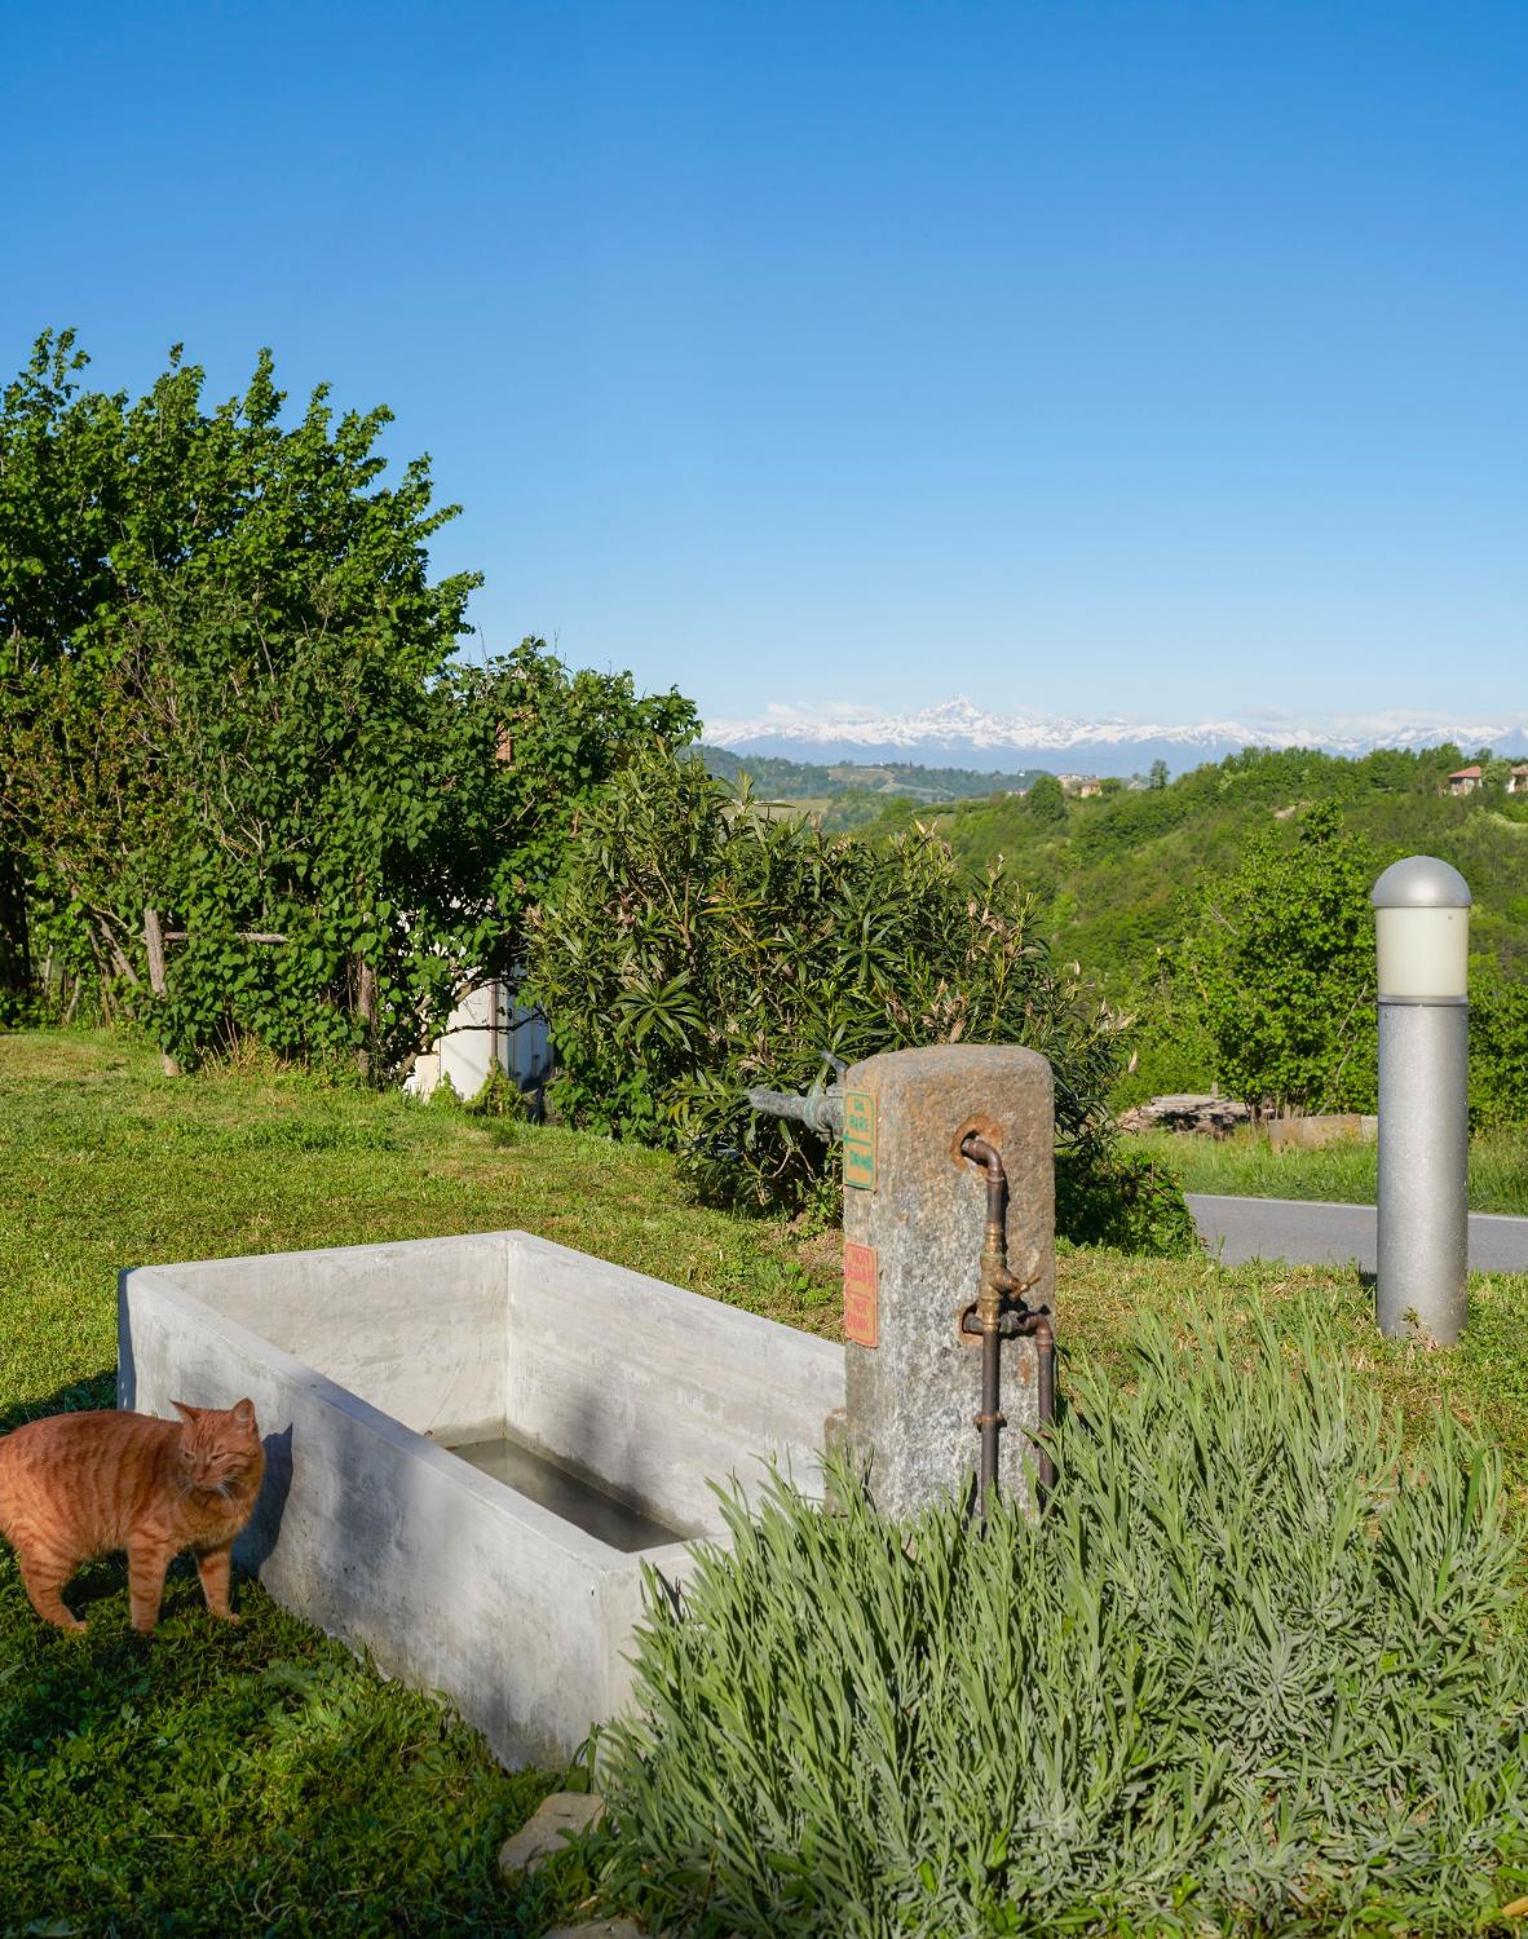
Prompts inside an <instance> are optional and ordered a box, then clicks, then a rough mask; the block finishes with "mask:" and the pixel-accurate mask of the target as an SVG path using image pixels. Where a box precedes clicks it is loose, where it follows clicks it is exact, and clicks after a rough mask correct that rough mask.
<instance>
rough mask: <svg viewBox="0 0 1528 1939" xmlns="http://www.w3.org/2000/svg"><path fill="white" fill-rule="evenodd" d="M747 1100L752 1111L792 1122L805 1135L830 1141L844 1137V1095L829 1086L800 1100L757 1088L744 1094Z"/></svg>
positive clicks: (809, 1093)
mask: <svg viewBox="0 0 1528 1939" xmlns="http://www.w3.org/2000/svg"><path fill="white" fill-rule="evenodd" d="M747 1098H748V1102H749V1103H750V1104H751V1105H752V1106H753V1108H754V1110H755V1111H766V1112H768V1113H769V1114H770V1115H771V1116H772V1117H777V1118H793V1119H794V1120H795V1121H796V1123H798V1124H804V1125H805V1126H806V1128H807V1130H808V1131H815V1132H816V1134H817V1136H818V1137H819V1138H823V1139H832V1138H837V1137H841V1136H842V1134H843V1128H844V1094H843V1092H842V1091H841V1090H838V1089H836V1088H833V1087H831V1086H830V1087H829V1088H828V1089H827V1090H819V1091H808V1092H806V1094H805V1095H804V1096H801V1095H797V1094H795V1093H792V1092H789V1091H767V1090H765V1089H763V1088H762V1086H757V1085H756V1086H755V1087H754V1089H752V1090H751V1091H749V1092H748V1093H747Z"/></svg>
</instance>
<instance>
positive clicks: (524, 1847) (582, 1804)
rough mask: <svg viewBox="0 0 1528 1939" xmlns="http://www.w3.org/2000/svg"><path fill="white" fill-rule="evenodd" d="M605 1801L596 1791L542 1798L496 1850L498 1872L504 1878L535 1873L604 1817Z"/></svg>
mask: <svg viewBox="0 0 1528 1939" xmlns="http://www.w3.org/2000/svg"><path fill="white" fill-rule="evenodd" d="M604 1811H605V1800H604V1799H603V1798H602V1797H601V1796H600V1795H599V1793H598V1792H597V1791H554V1792H553V1793H552V1795H551V1796H550V1797H548V1798H543V1799H542V1800H541V1802H540V1804H538V1805H537V1807H536V1809H535V1810H534V1811H533V1812H532V1813H531V1815H530V1817H529V1818H527V1819H526V1821H525V1823H524V1824H523V1825H522V1826H521V1827H520V1829H519V1830H518V1831H517V1832H514V1833H513V1834H512V1835H511V1836H510V1837H508V1838H506V1839H505V1840H504V1843H503V1845H502V1846H501V1847H500V1850H499V1870H500V1871H501V1872H502V1873H503V1874H504V1876H505V1877H506V1878H516V1877H518V1876H519V1875H520V1874H521V1873H523V1872H534V1871H538V1870H539V1869H540V1867H541V1866H543V1865H544V1864H545V1863H546V1861H547V1860H548V1859H549V1858H554V1857H555V1856H556V1855H557V1853H558V1852H560V1851H562V1850H563V1849H564V1847H565V1846H566V1845H567V1842H568V1840H569V1839H570V1838H576V1837H578V1835H579V1834H580V1833H581V1832H585V1831H587V1830H588V1829H589V1827H590V1826H591V1825H597V1824H598V1823H599V1821H600V1819H601V1818H602V1817H603V1816H604Z"/></svg>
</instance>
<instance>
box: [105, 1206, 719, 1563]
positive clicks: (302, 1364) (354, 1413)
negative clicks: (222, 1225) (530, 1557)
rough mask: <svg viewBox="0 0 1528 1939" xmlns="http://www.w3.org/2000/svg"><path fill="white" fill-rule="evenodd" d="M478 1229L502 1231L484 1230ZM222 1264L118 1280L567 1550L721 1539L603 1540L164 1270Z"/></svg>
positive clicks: (596, 1553) (620, 1553)
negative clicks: (148, 1290)
mask: <svg viewBox="0 0 1528 1939" xmlns="http://www.w3.org/2000/svg"><path fill="white" fill-rule="evenodd" d="M469 1236H478V1235H469ZM481 1236H483V1237H491V1236H497V1235H492V1234H486V1233H485V1234H482V1235H481ZM397 1243H399V1244H400V1245H429V1244H432V1243H435V1242H434V1241H432V1240H428V1239H425V1240H417V1239H405V1240H399V1241H398V1242H397ZM312 1250H313V1251H319V1250H322V1248H318V1247H314V1248H312ZM273 1256H274V1255H273ZM282 1256H287V1255H282ZM224 1263H226V1262H224V1261H221V1260H206V1261H195V1260H192V1261H185V1262H182V1263H181V1265H180V1266H178V1267H177V1266H174V1265H159V1266H129V1267H125V1268H123V1270H122V1271H121V1272H120V1273H119V1274H118V1276H117V1277H118V1285H119V1287H121V1288H122V1289H124V1290H125V1288H126V1286H127V1284H128V1282H129V1281H130V1280H131V1281H133V1282H134V1283H135V1284H138V1285H143V1284H145V1283H149V1282H152V1285H153V1289H154V1291H155V1293H156V1294H157V1295H158V1296H159V1297H160V1298H162V1299H163V1300H164V1301H165V1303H166V1304H167V1305H169V1306H172V1307H174V1308H175V1309H176V1310H177V1311H179V1312H181V1313H182V1314H184V1316H185V1317H186V1319H187V1320H188V1321H189V1322H190V1323H191V1324H193V1325H195V1326H197V1327H198V1328H201V1329H202V1330H204V1331H211V1332H215V1333H217V1334H220V1335H221V1336H222V1337H223V1338H225V1339H228V1340H231V1341H232V1342H233V1343H234V1344H235V1345H237V1346H239V1347H240V1348H242V1349H243V1350H244V1351H245V1352H246V1353H248V1354H249V1355H250V1357H251V1358H253V1359H255V1360H256V1361H257V1362H258V1361H262V1360H263V1361H264V1362H266V1364H268V1365H270V1366H272V1367H273V1368H275V1370H277V1371H278V1372H280V1373H282V1374H284V1375H285V1376H286V1377H287V1378H288V1379H289V1380H291V1381H292V1383H293V1384H294V1385H296V1386H298V1387H301V1388H303V1389H304V1390H305V1391H307V1392H308V1393H310V1394H312V1395H313V1397H314V1398H315V1399H316V1400H318V1401H320V1402H321V1403H322V1404H323V1405H324V1406H325V1407H330V1408H333V1409H334V1410H335V1411H336V1412H337V1413H340V1414H342V1415H344V1416H345V1418H346V1419H347V1420H349V1421H352V1422H353V1423H354V1424H355V1425H356V1426H357V1427H358V1428H360V1429H361V1431H362V1432H364V1433H368V1434H372V1435H375V1436H376V1437H377V1439H379V1440H382V1441H385V1442H386V1443H387V1444H388V1445H389V1446H391V1447H394V1448H396V1449H397V1450H398V1451H399V1453H401V1454H403V1455H405V1456H407V1457H408V1458H409V1459H410V1460H414V1461H422V1462H423V1463H424V1464H425V1465H426V1466H427V1467H433V1468H436V1469H438V1470H440V1472H441V1473H443V1474H449V1476H450V1477H451V1479H452V1481H453V1483H454V1484H455V1485H458V1486H465V1487H466V1488H467V1489H468V1490H469V1492H470V1493H472V1494H473V1495H475V1496H476V1497H477V1498H478V1499H479V1500H480V1501H482V1502H483V1503H484V1505H485V1506H486V1507H488V1508H489V1509H490V1510H492V1511H493V1512H494V1513H495V1514H498V1515H502V1516H504V1517H505V1518H506V1519H508V1520H510V1521H514V1522H516V1523H518V1524H519V1525H520V1526H521V1527H522V1528H524V1529H526V1530H527V1531H528V1532H529V1533H530V1534H532V1535H535V1536H537V1537H539V1538H540V1539H541V1540H543V1541H546V1542H548V1543H551V1544H555V1546H556V1547H557V1548H559V1549H561V1550H563V1551H564V1552H568V1551H572V1552H573V1553H574V1554H575V1555H577V1556H578V1557H579V1558H580V1559H581V1560H584V1561H588V1562H591V1563H594V1564H596V1565H597V1566H598V1567H600V1568H601V1569H604V1570H607V1571H612V1570H613V1571H618V1572H626V1571H634V1570H636V1569H638V1568H640V1565H641V1564H642V1563H643V1562H644V1561H646V1562H650V1563H651V1564H652V1565H653V1567H654V1568H662V1567H663V1566H664V1565H665V1564H668V1565H670V1566H672V1565H673V1563H674V1562H676V1561H677V1560H678V1559H679V1558H680V1557H682V1556H684V1555H686V1554H688V1553H689V1552H690V1551H691V1550H692V1549H693V1548H694V1546H695V1545H696V1544H697V1543H699V1542H706V1541H711V1540H715V1539H716V1538H715V1537H711V1536H707V1535H691V1536H676V1537H675V1539H674V1540H673V1541H672V1542H666V1543H664V1544H662V1545H661V1546H659V1547H654V1548H649V1549H633V1550H626V1549H618V1548H613V1547H612V1546H611V1545H610V1544H609V1543H608V1542H602V1541H601V1540H600V1539H599V1537H598V1536H597V1535H591V1534H589V1533H588V1531H587V1530H585V1529H582V1528H580V1527H579V1526H578V1525H577V1523H575V1522H570V1521H567V1520H565V1519H564V1518H563V1517H562V1516H561V1515H557V1514H554V1513H553V1512H552V1510H551V1509H549V1508H543V1507H542V1506H541V1504H540V1503H539V1502H535V1501H532V1500H531V1499H530V1497H529V1496H528V1495H522V1494H521V1493H520V1491H519V1490H518V1489H517V1488H512V1487H510V1485H509V1484H508V1482H505V1481H498V1480H496V1479H495V1478H494V1477H493V1476H492V1475H486V1474H483V1473H481V1472H480V1471H479V1470H478V1469H477V1468H474V1467H473V1466H472V1464H471V1463H470V1462H468V1461H463V1460H462V1459H461V1457H460V1456H459V1455H457V1454H454V1453H453V1452H452V1451H451V1449H450V1448H446V1447H442V1446H441V1444H440V1443H439V1442H438V1441H432V1440H431V1439H430V1437H429V1435H427V1434H420V1433H418V1432H417V1431H416V1430H415V1429H414V1428H412V1427H406V1426H405V1425H404V1424H403V1422H402V1421H400V1420H396V1419H395V1418H394V1417H393V1416H392V1415H391V1414H388V1413H384V1412H383V1410H382V1409H381V1408H380V1407H377V1406H376V1405H374V1404H373V1403H372V1402H371V1401H369V1400H367V1399H366V1398H365V1397H364V1395H361V1394H358V1393H355V1392H354V1391H353V1390H352V1389H351V1388H349V1387H342V1386H341V1385H340V1384H339V1382H338V1381H336V1380H331V1379H330V1378H329V1376H328V1375H327V1374H325V1373H321V1372H319V1370H318V1369H317V1368H316V1367H311V1366H309V1365H308V1363H307V1362H306V1361H305V1360H299V1359H298V1358H297V1357H296V1355H295V1354H291V1353H288V1352H287V1351H286V1350H285V1349H284V1348H283V1347H279V1346H277V1345H276V1344H275V1343H274V1342H273V1341H271V1340H268V1339H267V1338H266V1337H265V1336H264V1335H263V1334H259V1333H256V1332H255V1331H254V1330H253V1329H252V1328H250V1327H247V1326H245V1325H244V1324H243V1323H242V1322H241V1321H239V1320H234V1319H230V1318H228V1317H227V1315H225V1314H223V1313H220V1312H219V1311H218V1310H217V1308H216V1307H214V1306H211V1305H209V1304H208V1303H207V1301H206V1300H203V1299H198V1298H197V1297H196V1295H195V1294H194V1293H188V1292H187V1291H186V1289H185V1288H184V1287H183V1286H180V1285H178V1284H177V1283H176V1282H175V1280H174V1279H172V1278H168V1277H166V1275H168V1274H171V1273H174V1272H176V1271H177V1270H186V1271H190V1270H200V1269H202V1267H204V1266H206V1265H220V1264H224ZM209 1404H210V1403H209ZM273 1425H274V1423H271V1422H264V1421H262V1422H261V1427H262V1428H263V1429H264V1430H265V1431H267V1432H269V1431H270V1430H271V1428H272V1426H273Z"/></svg>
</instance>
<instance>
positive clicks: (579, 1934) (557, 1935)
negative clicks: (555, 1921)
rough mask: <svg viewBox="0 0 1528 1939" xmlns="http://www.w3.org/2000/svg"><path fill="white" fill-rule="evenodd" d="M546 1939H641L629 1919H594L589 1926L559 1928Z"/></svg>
mask: <svg viewBox="0 0 1528 1939" xmlns="http://www.w3.org/2000/svg"><path fill="white" fill-rule="evenodd" d="M546 1939H642V1928H641V1927H640V1926H634V1925H633V1924H632V1923H631V1921H630V1919H596V1920H594V1922H593V1923H592V1924H590V1925H582V1926H559V1927H558V1928H557V1930H556V1931H555V1932H549V1933H548V1934H547V1936H546Z"/></svg>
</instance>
